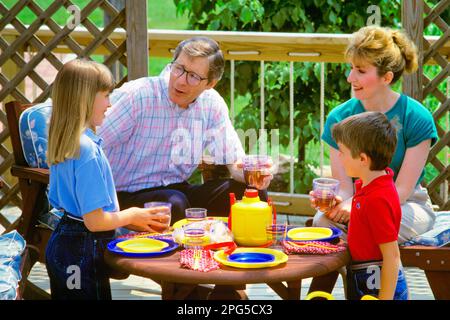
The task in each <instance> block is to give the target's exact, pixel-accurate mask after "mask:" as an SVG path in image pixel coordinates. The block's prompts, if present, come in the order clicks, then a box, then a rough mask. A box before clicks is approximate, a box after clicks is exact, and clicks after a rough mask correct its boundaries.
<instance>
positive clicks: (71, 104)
mask: <svg viewBox="0 0 450 320" xmlns="http://www.w3.org/2000/svg"><path fill="white" fill-rule="evenodd" d="M113 88H114V80H113V78H112V75H111V72H110V71H109V70H108V68H106V67H105V66H104V65H102V64H99V63H96V62H93V61H87V60H79V59H76V60H73V61H70V62H68V63H66V64H65V65H64V66H63V67H62V69H61V70H60V71H59V73H58V75H57V77H56V79H55V81H54V83H53V91H52V103H53V109H52V117H51V121H50V128H49V142H48V162H49V165H50V184H49V200H50V203H51V205H52V206H54V207H55V208H57V209H59V210H61V211H64V216H63V218H62V220H61V222H60V223H59V224H58V226H57V228H56V229H55V231H54V232H53V233H52V236H51V238H50V240H49V242H48V245H47V250H46V263H47V271H48V274H49V278H50V287H51V293H52V298H53V299H111V290H110V285H109V272H108V268H107V266H106V264H105V263H104V261H103V253H104V250H105V247H106V244H107V243H108V242H109V241H110V240H111V239H112V238H113V237H114V230H115V229H116V228H119V227H122V226H127V227H128V228H130V229H133V230H136V231H149V232H151V231H153V229H152V227H154V228H165V227H166V224H167V220H164V221H161V220H160V219H161V216H156V215H154V213H155V212H158V211H164V210H167V208H148V209H144V208H135V207H132V208H129V209H127V210H123V211H119V206H118V202H117V196H116V190H115V187H114V181H113V177H112V174H111V168H110V165H109V163H108V160H107V158H106V157H105V155H104V153H103V150H102V148H101V143H102V139H101V138H99V137H98V136H97V135H96V134H95V127H96V126H99V125H101V124H102V122H103V119H104V117H105V112H106V110H107V109H108V108H109V107H110V102H109V93H110V91H111V90H112V89H113Z"/></svg>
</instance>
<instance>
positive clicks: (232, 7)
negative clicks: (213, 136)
mask: <svg viewBox="0 0 450 320" xmlns="http://www.w3.org/2000/svg"><path fill="white" fill-rule="evenodd" d="M174 3H175V5H176V7H177V12H178V14H185V15H187V16H188V18H189V28H190V29H199V30H221V31H238V30H239V31H263V32H299V33H352V32H354V31H356V30H358V29H359V28H360V27H362V26H364V25H365V24H366V21H367V19H368V17H369V16H370V15H371V14H372V13H367V12H366V11H367V8H368V7H369V6H370V5H372V4H375V5H378V6H380V8H381V25H383V26H396V27H398V26H399V24H400V0H396V1H389V0H381V1H367V0H352V1H344V0H303V1H298V0H270V1H268V0H267V1H264V0H229V1H227V0H217V1H209V0H174ZM289 65H290V63H288V62H266V63H265V70H264V71H265V79H264V82H265V94H264V95H265V128H266V129H268V130H270V129H280V145H281V146H285V149H284V151H285V152H286V151H287V152H288V150H289V148H286V146H289V101H290V100H289ZM347 71H348V66H347V65H345V64H327V65H326V70H325V77H326V91H325V94H326V99H325V114H328V112H329V111H330V110H331V109H332V108H333V107H335V106H336V105H338V104H339V103H341V102H343V101H345V100H347V99H348V98H349V97H350V86H349V84H348V83H347V81H346V77H345V75H346V73H347ZM229 75H230V64H229V63H227V65H226V70H225V73H224V77H223V78H222V80H221V81H220V82H219V84H218V85H217V87H216V88H217V90H218V91H219V92H220V93H221V94H222V95H223V96H224V97H225V99H226V100H228V101H229V99H230V85H229V83H230V79H229ZM259 76H260V63H259V62H249V61H236V62H235V95H242V96H245V95H248V94H249V96H250V99H249V102H248V105H247V106H246V107H245V108H243V110H242V111H241V112H240V113H239V116H238V117H236V118H235V126H236V127H237V128H240V129H243V130H247V129H251V128H255V129H258V128H259V127H260V109H259V107H260V80H259ZM319 106H320V64H319V63H294V110H295V112H294V128H295V130H294V136H295V150H296V154H295V157H296V164H295V171H294V172H295V178H294V180H295V192H300V193H304V192H306V191H307V190H308V188H310V185H311V181H312V179H313V177H314V174H313V172H312V170H311V167H312V166H315V167H317V166H318V165H319V164H318V161H317V160H313V159H311V158H310V157H307V156H306V154H305V152H306V149H307V145H308V143H309V142H312V144H313V145H317V144H318V143H319V138H320V137H319V136H320V134H319V126H320V125H319V121H320V107H319ZM315 159H318V158H315ZM305 163H308V166H305ZM284 178H285V180H284V181H289V173H286V174H285V177H284ZM288 186H289V183H286V184H285V185H284V186H283V187H282V188H281V189H282V190H281V189H278V190H276V191H288ZM272 189H273V188H272ZM274 191H275V190H274Z"/></svg>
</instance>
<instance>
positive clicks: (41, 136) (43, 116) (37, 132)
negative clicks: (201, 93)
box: [19, 101, 52, 169]
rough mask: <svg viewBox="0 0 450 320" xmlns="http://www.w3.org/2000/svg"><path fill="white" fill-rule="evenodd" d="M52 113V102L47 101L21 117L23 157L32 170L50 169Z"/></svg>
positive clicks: (33, 107) (28, 110)
mask: <svg viewBox="0 0 450 320" xmlns="http://www.w3.org/2000/svg"><path fill="white" fill-rule="evenodd" d="M51 112H52V105H51V101H46V102H44V103H40V104H37V105H34V106H32V107H30V108H28V109H26V110H25V111H24V112H22V114H21V115H20V119H19V132H20V141H21V142H22V150H23V155H24V157H25V160H26V161H27V163H28V165H29V166H30V167H32V168H45V169H48V165H47V145H48V127H49V124H50V116H51Z"/></svg>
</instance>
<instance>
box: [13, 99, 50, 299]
mask: <svg viewBox="0 0 450 320" xmlns="http://www.w3.org/2000/svg"><path fill="white" fill-rule="evenodd" d="M30 106H31V105H30V104H28V105H22V104H21V103H19V102H16V101H13V102H9V103H7V104H6V105H5V108H6V115H7V119H8V128H9V134H10V137H11V143H12V148H13V154H14V164H13V165H12V167H11V174H12V175H13V176H15V177H17V178H18V179H19V188H20V192H21V194H22V208H21V209H22V214H21V216H20V218H19V219H18V220H17V221H16V222H15V223H14V224H13V225H11V226H10V227H9V228H8V229H7V230H6V231H5V232H9V231H11V230H13V229H17V231H18V232H19V233H20V234H21V235H22V236H23V237H24V238H25V241H26V242H27V250H25V252H24V254H23V259H22V260H23V261H22V268H23V269H22V270H21V273H22V280H21V283H20V288H19V291H20V293H19V296H20V297H21V298H24V299H49V298H50V295H49V294H48V293H47V292H45V291H44V290H42V289H40V288H39V287H37V286H35V285H33V284H32V283H30V282H29V281H28V279H27V277H28V274H29V272H30V271H31V269H32V268H33V265H34V264H35V263H36V262H37V261H40V262H42V263H45V248H46V246H47V242H48V239H49V238H50V235H51V232H52V231H51V230H50V229H48V228H44V227H39V226H38V222H37V218H38V216H39V214H40V213H41V212H42V210H43V209H44V208H45V206H46V205H47V202H48V200H47V197H46V194H45V191H46V189H47V185H48V181H49V171H48V170H47V169H39V168H31V167H29V166H28V164H27V162H26V161H25V157H24V155H23V151H22V144H21V142H20V134H19V118H20V115H21V113H22V112H23V111H24V110H25V109H27V108H29V107H30Z"/></svg>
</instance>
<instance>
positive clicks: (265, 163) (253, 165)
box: [243, 155, 271, 189]
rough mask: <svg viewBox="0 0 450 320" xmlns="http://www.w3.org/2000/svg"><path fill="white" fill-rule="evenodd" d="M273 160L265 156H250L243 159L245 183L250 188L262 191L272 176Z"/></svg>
mask: <svg viewBox="0 0 450 320" xmlns="http://www.w3.org/2000/svg"><path fill="white" fill-rule="evenodd" d="M270 164H271V158H270V157H269V156H264V155H248V156H245V157H244V158H243V170H244V178H245V183H246V184H247V186H248V187H253V188H256V189H262V188H263V186H264V180H265V179H266V178H267V177H269V176H270V174H271V173H270Z"/></svg>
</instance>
